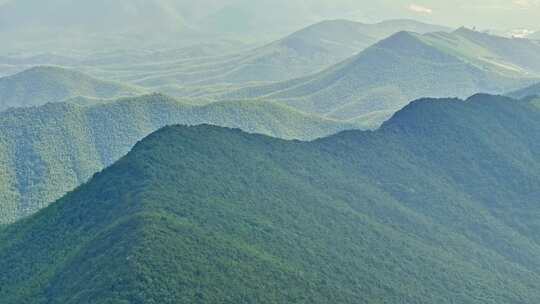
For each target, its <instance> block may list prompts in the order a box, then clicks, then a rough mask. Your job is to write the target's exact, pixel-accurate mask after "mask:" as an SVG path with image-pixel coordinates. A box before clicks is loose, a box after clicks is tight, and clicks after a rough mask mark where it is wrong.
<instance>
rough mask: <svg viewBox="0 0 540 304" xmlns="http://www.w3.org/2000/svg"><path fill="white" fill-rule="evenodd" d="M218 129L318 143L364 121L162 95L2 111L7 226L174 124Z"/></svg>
mask: <svg viewBox="0 0 540 304" xmlns="http://www.w3.org/2000/svg"><path fill="white" fill-rule="evenodd" d="M179 123H181V124H188V125H194V124H201V123H211V124H215V125H220V126H225V127H236V128H241V129H242V130H244V131H246V132H256V133H262V134H267V135H272V136H276V137H280V138H285V139H304V140H309V139H315V138H317V137H323V136H327V135H330V134H334V133H337V132H339V131H342V130H345V129H354V128H358V127H360V126H361V125H360V123H359V124H357V125H355V124H352V123H343V122H338V121H333V120H329V119H324V118H319V117H316V116H313V115H306V114H302V113H299V112H297V111H295V110H293V109H291V108H288V107H286V106H283V105H279V104H275V103H272V102H267V101H224V102H219V103H213V104H210V105H205V106H195V105H192V104H190V103H189V102H181V101H177V100H175V99H173V98H170V97H167V96H164V95H160V94H153V95H146V96H141V97H134V98H122V99H120V100H100V99H95V98H92V99H90V98H86V97H77V98H71V99H68V100H66V101H65V102H59V103H50V104H47V105H44V106H41V107H32V108H19V109H11V110H7V111H5V112H0V164H1V166H0V224H4V223H7V222H13V221H14V220H16V219H19V218H21V217H23V216H27V215H29V214H32V213H34V212H36V211H37V210H39V209H41V208H43V207H45V206H46V205H47V204H48V203H51V202H53V201H54V200H56V199H58V198H60V197H61V196H62V195H64V194H65V193H67V192H68V191H70V190H72V189H73V188H75V187H76V186H78V185H80V184H82V183H84V182H86V181H87V180H88V179H89V178H90V177H91V176H92V175H93V174H94V173H96V172H98V171H100V170H102V169H103V168H105V167H107V166H109V165H111V164H112V163H113V162H114V161H116V160H118V159H119V158H120V157H122V156H123V155H125V154H126V153H127V152H128V151H129V150H130V149H131V148H132V147H133V145H135V143H137V141H138V140H140V139H142V138H143V137H145V136H146V135H148V134H150V133H151V132H154V131H156V130H158V129H159V128H161V127H164V126H166V125H171V124H179Z"/></svg>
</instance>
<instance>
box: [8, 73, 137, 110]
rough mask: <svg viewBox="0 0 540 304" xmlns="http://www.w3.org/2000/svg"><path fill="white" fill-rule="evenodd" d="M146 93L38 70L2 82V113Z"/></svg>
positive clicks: (73, 74)
mask: <svg viewBox="0 0 540 304" xmlns="http://www.w3.org/2000/svg"><path fill="white" fill-rule="evenodd" d="M141 92H142V90H140V89H137V88H135V87H131V86H127V85H124V84H120V83H116V82H109V81H102V80H98V79H95V78H92V77H90V76H88V75H85V74H83V73H80V72H77V71H74V70H69V69H63V68H59V67H36V68H32V69H29V70H26V71H23V72H20V73H18V74H15V75H12V76H7V77H4V78H0V111H2V110H5V109H7V108H10V107H29V106H38V105H43V104H45V103H48V102H58V101H62V100H64V99H66V98H71V97H75V96H88V97H97V98H114V97H121V96H130V95H135V94H140V93H141Z"/></svg>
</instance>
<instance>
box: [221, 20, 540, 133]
mask: <svg viewBox="0 0 540 304" xmlns="http://www.w3.org/2000/svg"><path fill="white" fill-rule="evenodd" d="M538 62H540V44H538V43H536V42H533V41H531V40H526V39H508V38H502V37H497V36H491V35H488V34H483V33H479V32H475V31H471V30H467V29H464V28H462V29H459V30H457V31H455V32H453V33H430V34H425V35H419V34H415V33H410V32H400V33H398V34H395V35H393V36H391V37H390V38H388V39H385V40H383V41H381V42H379V43H377V44H375V45H373V46H371V47H369V48H368V49H366V50H364V51H363V52H361V53H360V54H358V55H357V56H355V57H353V58H351V59H348V60H346V61H344V62H342V63H340V64H338V65H336V66H333V67H331V68H329V69H327V70H325V71H323V72H321V73H318V74H315V75H312V76H307V77H304V78H299V79H294V80H289V81H286V82H280V83H274V84H267V85H259V86H250V87H246V88H243V89H240V90H238V91H235V92H232V93H227V94H225V96H227V97H229V98H231V97H234V98H243V97H245V98H255V97H264V98H269V99H275V100H277V101H279V102H281V103H284V104H287V105H290V106H292V107H294V108H297V109H300V110H302V111H306V112H310V113H317V114H320V115H325V116H328V117H333V118H338V119H355V118H356V119H357V118H358V117H361V116H363V115H366V114H374V113H379V117H380V118H381V119H380V120H379V123H381V122H382V121H384V119H385V118H387V117H388V116H389V115H391V113H393V112H395V111H396V110H398V109H399V108H401V107H403V106H404V105H405V104H406V103H408V102H409V101H410V100H413V99H416V98H420V97H423V96H432V97H445V96H456V95H458V96H459V97H466V96H470V95H472V94H475V93H477V92H492V93H505V92H507V91H510V90H513V89H516V88H519V87H523V86H525V85H526V84H530V83H531V79H534V78H537V77H539V75H540V66H538Z"/></svg>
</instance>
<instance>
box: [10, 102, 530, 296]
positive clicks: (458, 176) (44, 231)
mask: <svg viewBox="0 0 540 304" xmlns="http://www.w3.org/2000/svg"><path fill="white" fill-rule="evenodd" d="M539 118H540V112H539V109H538V108H536V107H535V106H533V105H531V104H530V103H529V102H527V101H515V100H511V99H506V98H503V97H494V96H486V95H478V96H474V97H473V98H470V99H469V100H467V101H461V100H454V99H448V100H431V99H426V100H420V101H416V102H413V103H411V104H410V105H409V106H407V107H405V108H404V109H403V110H401V111H399V112H398V113H396V114H395V115H394V116H393V118H392V119H391V120H390V121H389V122H387V123H385V124H384V125H383V126H382V127H381V128H380V129H379V130H377V131H373V132H362V131H346V132H343V133H340V134H337V135H334V136H331V137H328V138H324V139H320V140H316V141H313V142H300V141H285V140H280V139H274V138H269V137H266V136H262V135H252V134H247V133H244V132H241V131H239V130H231V129H225V128H219V127H213V126H206V125H205V126H197V127H184V126H176V127H167V128H164V129H162V130H160V131H158V132H156V133H153V134H152V135H150V136H149V137H147V138H146V139H144V140H143V141H141V142H139V143H138V144H137V145H136V146H135V147H134V148H133V150H132V151H131V152H130V153H129V154H128V155H127V156H125V157H123V158H122V159H121V160H119V161H118V162H116V163H115V164H114V165H113V166H111V167H109V168H108V169H105V170H104V171H103V172H101V173H99V174H96V175H95V176H94V177H93V178H92V180H91V181H90V182H88V183H86V184H85V185H83V186H81V187H79V188H78V189H77V190H75V191H73V192H71V193H69V194H68V195H66V196H65V197H63V198H62V199H60V200H59V201H57V202H56V203H54V204H52V205H51V206H49V207H47V208H45V209H44V210H42V211H41V212H39V213H38V214H37V215H34V216H32V217H30V218H28V219H24V220H22V221H19V222H18V223H15V224H13V225H11V226H9V227H7V228H6V229H4V230H2V231H0V269H2V272H1V273H0V298H1V299H2V302H3V303H5V304H11V303H17V304H19V303H33V304H40V303H48V304H54V303H78V304H84V303H93V304H96V303H179V302H181V303H394V304H395V303H403V304H405V303H440V304H445V303H463V304H479V303H486V304H488V303H489V304H499V303H500V304H503V303H504V304H506V303H523V304H536V303H538V302H539V301H540V259H539V256H540V238H539V235H538V233H537V232H538V229H539V228H540V227H539V222H538V220H537V218H538V215H539V214H540V208H539V205H538V197H540V186H539V185H540V173H539V172H540V165H539V164H540V154H539V151H540V135H539V134H540V119H539Z"/></svg>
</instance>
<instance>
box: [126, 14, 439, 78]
mask: <svg viewBox="0 0 540 304" xmlns="http://www.w3.org/2000/svg"><path fill="white" fill-rule="evenodd" d="M402 30H414V31H418V32H420V33H427V32H433V31H449V29H448V28H445V27H441V26H436V25H431V24H425V23H421V22H417V21H412V20H390V21H385V22H381V23H377V24H363V23H359V22H352V21H347V20H332V21H324V22H320V23H317V24H314V25H312V26H309V27H307V28H304V29H302V30H300V31H297V32H295V33H293V34H291V35H289V36H287V37H285V38H283V39H280V40H277V41H275V42H272V43H270V44H267V45H264V46H262V47H259V48H256V49H253V50H248V51H245V52H240V53H238V54H235V55H232V56H225V57H217V58H203V59H197V60H194V61H191V62H189V61H181V62H178V63H176V64H175V63H172V64H171V63H169V64H168V65H167V66H166V68H163V65H162V64H161V63H160V64H156V65H155V67H154V68H152V65H145V66H143V67H137V66H135V67H131V68H129V67H128V69H133V72H134V73H133V74H135V75H136V76H135V77H131V76H128V77H127V78H122V79H121V80H124V81H130V82H134V83H137V84H140V85H144V86H161V85H171V84H183V85H186V84H189V85H202V84H204V85H212V84H219V83H233V84H239V83H246V82H255V81H279V80H287V79H291V78H295V77H300V76H304V75H308V74H311V73H315V72H318V71H320V70H322V69H324V68H326V67H328V66H331V65H332V64H335V63H337V62H340V61H342V60H344V59H346V58H348V57H351V56H353V55H355V54H357V53H358V52H360V51H362V50H363V49H365V48H366V47H368V46H370V45H372V44H373V43H375V42H377V41H379V40H381V39H383V38H386V37H388V36H390V35H392V34H394V33H396V32H399V31H402ZM139 68H140V69H139ZM119 69H120V70H122V71H125V68H124V67H120V68H119Z"/></svg>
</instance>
